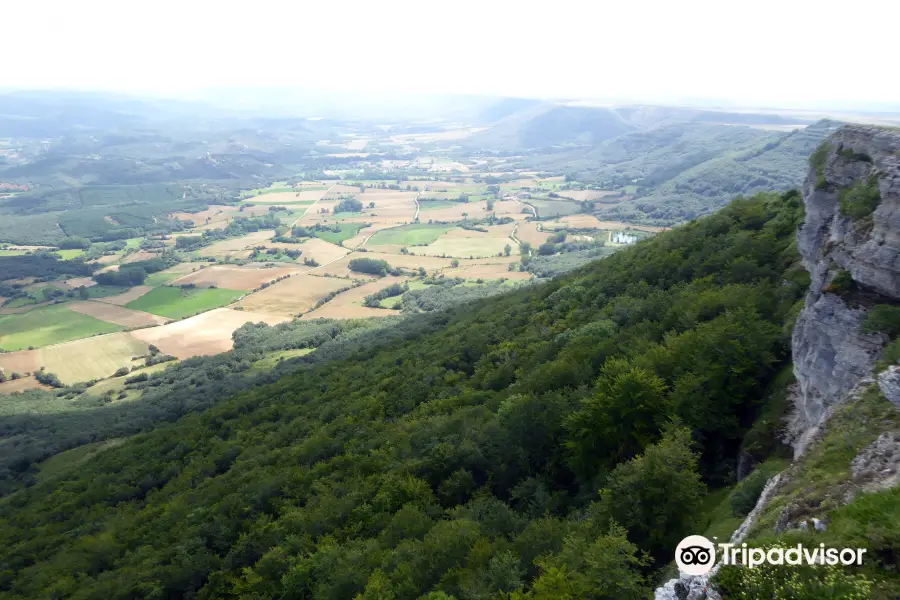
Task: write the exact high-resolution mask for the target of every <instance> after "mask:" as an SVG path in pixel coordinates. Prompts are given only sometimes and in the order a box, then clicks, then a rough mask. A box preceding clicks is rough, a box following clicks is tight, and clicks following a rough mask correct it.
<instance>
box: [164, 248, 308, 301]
mask: <svg viewBox="0 0 900 600" xmlns="http://www.w3.org/2000/svg"><path fill="white" fill-rule="evenodd" d="M285 245H286V246H292V245H293V246H296V244H285ZM301 270H302V269H297V268H291V267H272V268H260V267H253V266H212V267H206V268H205V269H201V270H199V271H194V272H193V273H189V274H187V275H184V276H183V277H180V278H179V279H176V280H174V281H172V285H175V286H181V285H195V286H197V287H198V288H209V287H217V288H225V289H229V290H244V291H246V290H252V289H256V288H258V287H259V286H261V285H262V284H264V283H267V282H270V281H274V280H275V279H278V278H279V277H283V276H285V275H290V274H292V273H298V272H300V271H301Z"/></svg>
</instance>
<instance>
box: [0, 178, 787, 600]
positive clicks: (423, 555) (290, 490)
mask: <svg viewBox="0 0 900 600" xmlns="http://www.w3.org/2000/svg"><path fill="white" fill-rule="evenodd" d="M800 213H801V207H800V201H799V197H798V196H797V195H796V194H795V193H791V194H785V195H784V196H777V195H765V196H760V197H757V198H754V199H752V200H743V201H738V202H735V203H734V204H733V205H731V206H730V207H728V208H727V209H725V210H723V211H722V212H720V213H718V214H716V215H714V216H711V217H709V218H706V219H703V220H701V221H698V222H695V223H691V224H688V225H685V226H684V227H681V228H678V229H677V230H674V231H670V232H666V233H664V234H661V235H659V236H657V237H655V238H652V239H651V240H648V241H646V242H642V243H639V244H637V245H636V246H634V247H631V248H628V249H626V250H623V251H621V252H620V253H617V254H615V255H613V256H612V257H610V258H608V259H605V260H603V261H599V262H597V263H593V264H591V265H589V266H587V267H585V268H583V269H581V270H580V271H577V272H575V273H574V274H572V275H570V276H567V277H565V278H561V279H558V280H554V281H553V282H551V283H549V284H546V285H541V286H535V287H533V288H529V289H526V290H522V291H518V292H515V293H513V294H509V295H506V296H503V297H500V298H495V299H491V300H485V301H480V302H477V303H474V304H471V305H467V306H464V307H460V308H457V309H453V310H450V311H447V312H444V313H440V314H436V315H433V316H430V317H428V319H427V320H426V321H425V322H424V323H422V325H421V326H420V327H419V328H418V329H416V330H411V331H409V330H407V331H403V332H402V336H401V337H393V338H392V337H391V336H387V335H385V336H384V337H385V341H384V342H383V343H382V344H380V345H379V346H378V347H373V348H363V349H362V350H360V351H359V352H357V353H355V354H353V355H351V356H349V357H342V358H341V359H340V360H330V361H329V360H324V361H318V362H317V363H315V364H310V365H308V366H305V367H301V368H300V369H299V370H298V371H297V372H296V373H295V374H294V375H292V376H290V377H287V378H285V379H282V380H281V381H279V382H278V383H277V384H273V385H270V386H267V387H263V388H260V389H256V390H251V391H248V392H245V393H242V394H240V395H238V396H237V397H235V398H232V399H231V400H226V401H223V402H221V403H219V404H218V405H217V406H216V407H214V408H212V409H210V410H207V411H206V412H203V413H201V414H191V415H188V416H185V417H184V418H182V419H181V420H180V421H178V422H177V423H174V424H170V425H163V426H160V427H159V428H158V429H157V430H155V431H153V432H151V433H148V434H142V435H139V436H136V437H133V438H131V439H128V440H123V441H122V443H121V445H118V446H117V447H112V445H110V446H109V447H107V448H106V449H103V450H102V451H100V449H94V450H93V451H95V452H96V453H95V454H93V455H92V456H91V459H90V460H89V461H83V460H82V461H72V466H70V467H69V468H55V469H54V470H53V471H52V473H48V474H46V475H45V476H43V477H39V478H38V480H37V481H36V482H35V484H34V485H33V486H31V487H29V488H28V489H24V490H21V491H19V492H17V493H14V494H11V495H10V496H8V497H7V498H5V499H3V500H0V565H2V569H0V597H9V598H28V597H48V596H52V597H58V598H68V597H80V598H87V597H102V598H135V597H167V598H187V597H196V598H239V597H254V598H316V599H324V598H334V599H345V598H360V599H363V598H398V599H407V598H408V599H411V600H412V599H415V598H419V597H421V596H422V595H423V594H432V595H431V596H427V597H429V598H433V599H438V598H443V599H445V600H446V599H447V598H448V596H449V597H452V598H457V599H458V600H464V599H465V600H468V599H477V598H490V597H500V593H501V592H504V593H506V592H508V593H510V594H511V596H510V598H516V599H524V598H531V599H534V600H550V599H551V598H559V597H572V598H590V597H594V598H601V597H615V598H634V599H635V600H637V599H639V598H645V597H646V595H647V594H648V592H649V576H650V575H651V573H652V571H653V569H658V568H660V567H661V566H663V565H665V564H666V563H667V562H668V561H669V560H670V559H671V553H672V548H673V547H674V545H675V542H677V540H678V539H680V538H681V537H682V536H683V535H684V534H685V533H687V532H688V531H690V529H691V527H692V526H693V518H694V517H695V516H696V515H697V514H698V513H700V502H701V501H702V497H703V494H704V490H705V486H704V484H703V482H702V481H701V477H702V478H703V480H705V481H706V482H708V483H710V484H711V485H718V484H721V483H723V482H728V481H730V479H731V473H732V472H733V470H734V468H735V464H736V459H737V456H738V453H739V448H740V446H741V444H742V441H743V439H744V436H745V434H746V432H747V431H748V429H749V428H750V426H751V424H752V423H753V421H754V419H755V417H756V415H757V413H758V412H759V410H760V408H761V406H762V404H763V397H764V395H765V390H766V389H767V387H768V386H769V384H770V382H771V381H772V379H773V377H774V376H775V374H776V373H777V372H778V371H779V370H780V369H782V368H783V366H784V363H785V359H786V349H787V343H788V334H789V330H790V327H789V324H790V323H789V322H790V315H791V312H792V308H793V307H794V306H795V304H796V303H797V302H799V301H800V300H801V299H802V296H803V293H804V291H805V285H804V282H803V281H802V279H797V280H795V275H796V273H797V269H796V268H795V266H796V262H797V260H798V257H797V255H796V252H795V251H794V250H793V249H792V244H791V242H792V239H793V232H794V230H795V228H796V226H797V224H798V221H799V218H800ZM258 335H264V332H259V333H258ZM314 355H315V353H313V355H309V356H314ZM767 435H771V432H769V433H768V434H767ZM692 440H693V441H692ZM692 449H696V451H697V453H696V454H694V453H693V452H692ZM600 488H608V489H609V490H612V491H611V492H609V493H603V494H598V490H599V489H600ZM650 523H653V526H648V524H650ZM639 550H645V551H646V552H647V553H649V554H648V556H649V557H651V558H652V559H653V561H654V562H653V563H652V564H650V563H649V562H648V560H647V559H646V558H644V555H643V554H642V553H641V552H639Z"/></svg>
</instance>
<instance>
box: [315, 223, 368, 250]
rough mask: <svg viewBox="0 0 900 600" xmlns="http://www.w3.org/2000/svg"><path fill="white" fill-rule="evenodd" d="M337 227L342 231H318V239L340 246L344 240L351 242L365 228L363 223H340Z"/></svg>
mask: <svg viewBox="0 0 900 600" xmlns="http://www.w3.org/2000/svg"><path fill="white" fill-rule="evenodd" d="M337 227H338V229H339V230H340V231H330V230H328V231H316V232H315V234H316V237H317V238H319V239H323V240H325V241H326V242H331V243H332V244H338V245H340V243H341V242H343V241H344V240H349V239H350V238H352V237H353V236H354V235H356V234H357V233H359V230H360V229H362V228H363V227H365V225H363V224H362V223H339V224H337Z"/></svg>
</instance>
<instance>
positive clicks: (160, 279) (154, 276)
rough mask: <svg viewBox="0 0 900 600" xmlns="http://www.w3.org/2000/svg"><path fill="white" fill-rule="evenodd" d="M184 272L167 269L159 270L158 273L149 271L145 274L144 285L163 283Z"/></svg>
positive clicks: (182, 275) (181, 275)
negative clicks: (172, 271) (173, 271)
mask: <svg viewBox="0 0 900 600" xmlns="http://www.w3.org/2000/svg"><path fill="white" fill-rule="evenodd" d="M184 276H185V273H171V272H168V271H160V272H158V273H151V274H150V275H147V279H145V280H144V285H151V286H157V285H165V284H167V283H169V282H170V281H172V280H173V279H178V278H179V277H184Z"/></svg>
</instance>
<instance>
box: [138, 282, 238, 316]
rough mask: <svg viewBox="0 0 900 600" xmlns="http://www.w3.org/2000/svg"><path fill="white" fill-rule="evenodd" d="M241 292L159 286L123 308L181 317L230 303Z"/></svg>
mask: <svg viewBox="0 0 900 600" xmlns="http://www.w3.org/2000/svg"><path fill="white" fill-rule="evenodd" d="M242 295H243V292H241V291H238V290H229V289H198V288H193V289H186V288H180V287H168V286H161V287H158V288H154V289H153V290H152V291H150V292H148V293H147V294H144V295H143V296H141V297H140V298H138V299H137V300H135V301H133V302H129V303H128V304H126V305H125V308H130V309H132V310H140V311H144V312H148V313H152V314H154V315H160V316H163V317H169V318H170V319H182V318H184V317H189V316H192V315H196V314H198V313H201V312H205V311H207V310H211V309H213V308H219V307H220V306H224V305H226V304H231V303H232V302H234V301H235V300H237V299H238V298H240V297H241V296H242Z"/></svg>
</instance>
